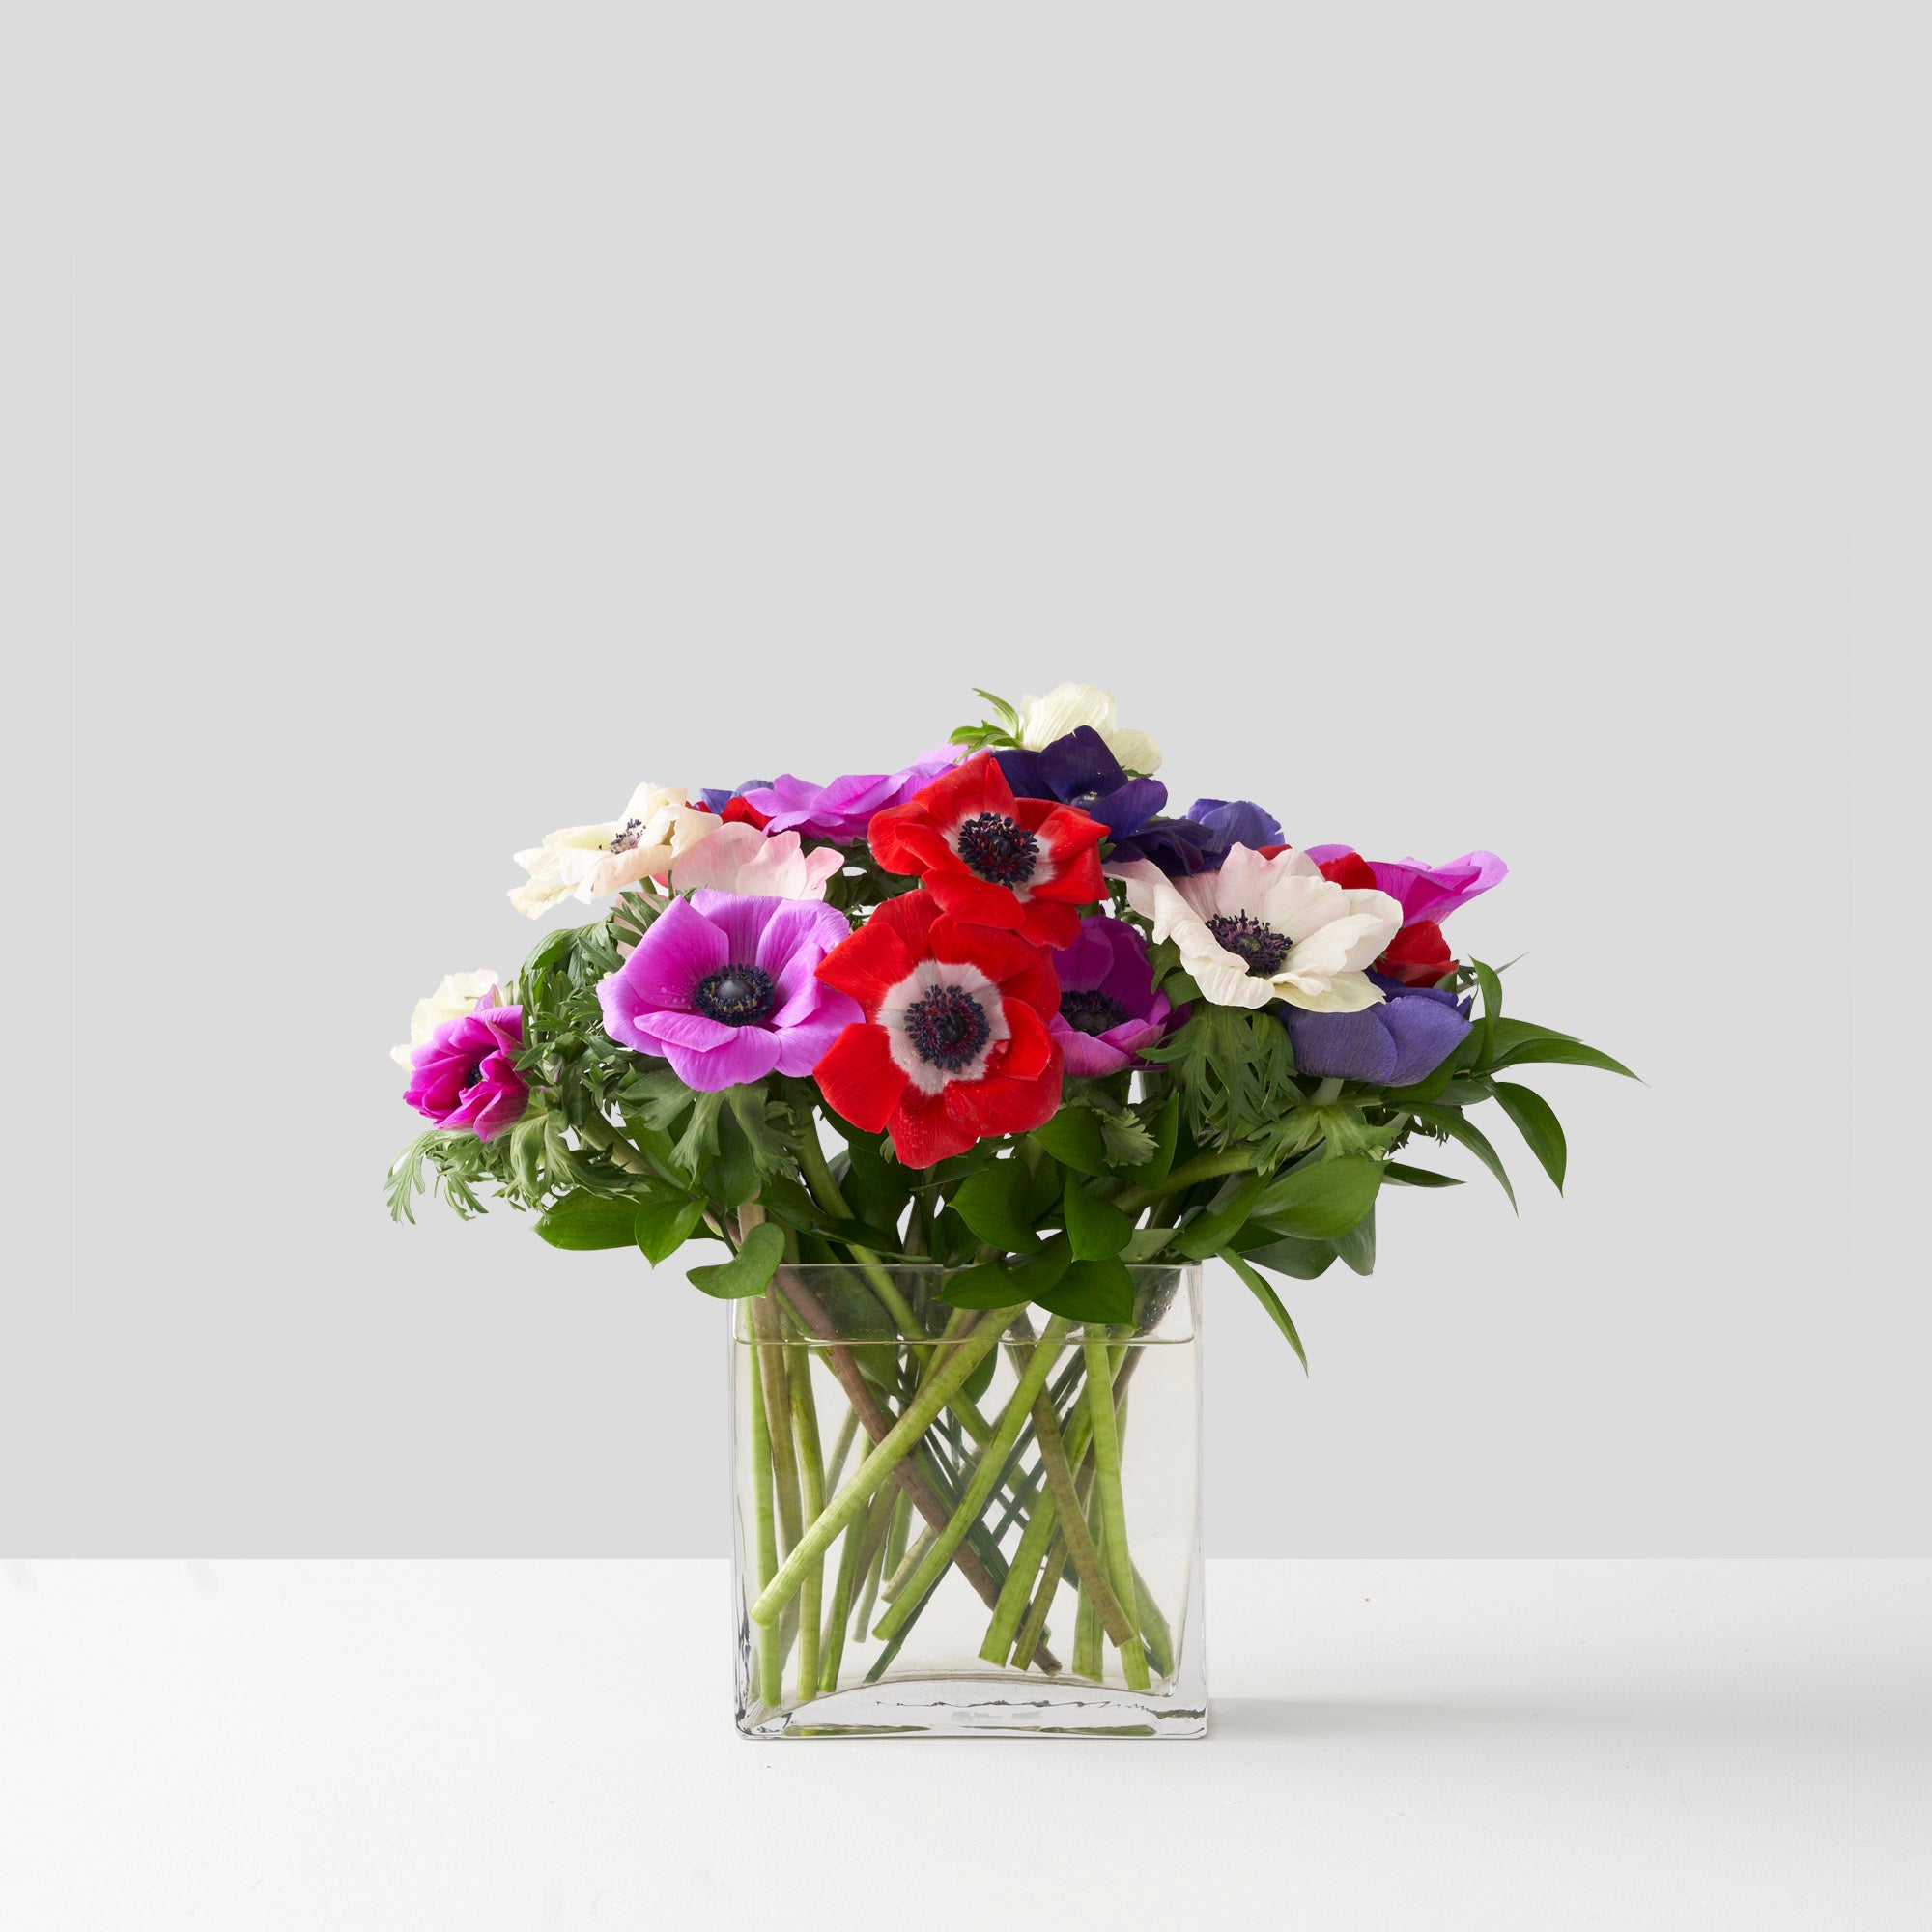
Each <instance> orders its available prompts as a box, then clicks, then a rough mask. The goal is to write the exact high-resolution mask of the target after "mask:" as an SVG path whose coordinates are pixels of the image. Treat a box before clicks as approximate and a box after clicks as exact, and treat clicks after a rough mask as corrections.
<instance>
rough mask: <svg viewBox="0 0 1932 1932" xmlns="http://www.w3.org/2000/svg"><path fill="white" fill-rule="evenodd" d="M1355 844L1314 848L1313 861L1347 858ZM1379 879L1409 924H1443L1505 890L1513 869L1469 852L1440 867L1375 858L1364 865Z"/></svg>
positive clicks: (1310, 853) (1310, 851)
mask: <svg viewBox="0 0 1932 1932" xmlns="http://www.w3.org/2000/svg"><path fill="white" fill-rule="evenodd" d="M1354 849H1355V848H1354V847H1353V846H1352V845H1311V846H1309V848H1308V856H1309V857H1310V858H1311V859H1313V860H1314V861H1315V863H1316V864H1317V865H1318V866H1324V865H1326V864H1327V863H1328V862H1329V861H1330V860H1331V859H1341V858H1345V857H1346V856H1347V855H1348V854H1349V853H1350V852H1352V851H1353V850H1354ZM1364 863H1365V864H1366V865H1367V866H1368V868H1369V870H1370V871H1372V872H1373V873H1374V874H1375V875H1376V887H1377V890H1378V891H1380V892H1384V893H1386V894H1388V895H1389V896H1390V897H1391V898H1392V899H1394V900H1395V902H1396V903H1397V904H1398V905H1399V906H1401V907H1402V923H1403V924H1404V925H1414V924H1415V923H1417V922H1418V921H1421V920H1425V919H1433V920H1434V921H1435V923H1437V924H1438V925H1439V924H1440V923H1442V922H1443V921H1444V920H1445V919H1447V918H1448V917H1449V915H1450V914H1451V913H1452V912H1455V911H1456V910H1457V909H1458V908H1459V907H1462V906H1465V905H1467V904H1468V903H1469V901H1470V900H1471V899H1473V898H1477V897H1480V896H1481V895H1483V894H1484V893H1486V892H1488V891H1489V890H1490V888H1491V887H1492V886H1496V885H1500V884H1501V883H1502V881H1503V880H1504V879H1505V878H1506V877H1507V876H1508V874H1509V867H1507V866H1506V865H1504V864H1503V862H1502V861H1501V860H1500V859H1499V858H1497V857H1496V855H1495V854H1494V853H1493V852H1464V853H1463V856H1462V857H1461V858H1460V859H1451V860H1449V861H1448V862H1447V863H1446V864H1444V865H1440V866H1430V865H1427V864H1425V863H1424V862H1423V861H1422V860H1420V859H1370V860H1367V861H1365V862H1364Z"/></svg>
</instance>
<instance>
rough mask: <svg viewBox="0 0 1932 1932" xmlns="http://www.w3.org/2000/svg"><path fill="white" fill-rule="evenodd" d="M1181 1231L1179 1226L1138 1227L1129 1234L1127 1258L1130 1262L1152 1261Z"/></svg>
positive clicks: (1125, 1252)
mask: <svg viewBox="0 0 1932 1932" xmlns="http://www.w3.org/2000/svg"><path fill="white" fill-rule="evenodd" d="M1179 1232H1180V1231H1179V1229H1178V1228H1136V1229H1135V1230H1134V1232H1133V1234H1132V1235H1131V1236H1128V1239H1127V1245H1126V1248H1125V1249H1124V1251H1123V1253H1124V1256H1125V1259H1126V1260H1127V1261H1128V1262H1129V1263H1133V1262H1145V1261H1151V1260H1152V1259H1153V1257H1154V1256H1155V1255H1157V1254H1159V1253H1160V1251H1161V1249H1163V1248H1164V1247H1166V1246H1167V1244H1168V1242H1170V1241H1171V1240H1173V1239H1174V1237H1175V1236H1176V1235H1178V1234H1179Z"/></svg>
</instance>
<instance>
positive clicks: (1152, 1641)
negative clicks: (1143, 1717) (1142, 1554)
mask: <svg viewBox="0 0 1932 1932" xmlns="http://www.w3.org/2000/svg"><path fill="white" fill-rule="evenodd" d="M1134 1603H1135V1605H1136V1606H1137V1607H1138V1608H1139V1610H1140V1613H1141V1636H1142V1639H1143V1641H1144V1642H1145V1643H1146V1644H1147V1656H1148V1662H1149V1663H1151V1665H1152V1666H1153V1671H1154V1675H1155V1676H1156V1677H1168V1676H1172V1675H1173V1672H1174V1629H1173V1626H1172V1625H1170V1624H1169V1622H1168V1621H1167V1619H1166V1617H1164V1616H1163V1615H1162V1614H1161V1609H1160V1605H1158V1604H1157V1603H1155V1602H1154V1596H1153V1592H1152V1591H1151V1590H1150V1589H1149V1588H1148V1584H1147V1578H1146V1577H1143V1576H1142V1575H1141V1566H1140V1565H1139V1564H1138V1563H1136V1564H1135V1565H1134Z"/></svg>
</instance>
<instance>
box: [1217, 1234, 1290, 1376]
mask: <svg viewBox="0 0 1932 1932" xmlns="http://www.w3.org/2000/svg"><path fill="white" fill-rule="evenodd" d="M1221 1259H1222V1260H1223V1261H1224V1262H1226V1263H1227V1264H1228V1265H1229V1266H1230V1267H1231V1268H1233V1269H1234V1270H1235V1272H1236V1274H1237V1275H1239V1276H1240V1278H1241V1279H1242V1280H1243V1281H1244V1282H1246V1283H1247V1285H1248V1290H1249V1292H1250V1293H1252V1294H1253V1295H1254V1297H1255V1299H1256V1300H1257V1301H1259V1302H1260V1303H1261V1305H1262V1306H1263V1307H1264V1308H1265V1309H1266V1310H1267V1312H1268V1320H1269V1321H1272V1322H1273V1323H1274V1325H1275V1326H1276V1327H1277V1328H1279V1329H1280V1330H1281V1332H1282V1333H1283V1334H1284V1335H1286V1336H1287V1337H1288V1346H1289V1347H1290V1348H1291V1349H1293V1350H1294V1352H1295V1356H1296V1358H1297V1359H1298V1360H1299V1361H1300V1363H1301V1373H1302V1374H1303V1375H1304V1376H1305V1375H1306V1374H1307V1373H1308V1351H1307V1350H1305V1349H1304V1348H1303V1347H1302V1346H1301V1337H1300V1336H1299V1335H1297V1334H1296V1333H1295V1332H1294V1323H1293V1321H1291V1320H1290V1318H1289V1313H1288V1310H1287V1309H1285V1308H1284V1307H1283V1306H1282V1305H1281V1296H1280V1295H1278V1294H1277V1293H1275V1292H1274V1290H1273V1289H1272V1288H1270V1287H1269V1286H1268V1284H1267V1283H1266V1282H1264V1280H1263V1279H1262V1278H1261V1276H1260V1275H1258V1274H1257V1273H1256V1272H1255V1271H1254V1269H1253V1268H1251V1267H1250V1266H1249V1265H1248V1264H1247V1263H1246V1262H1245V1261H1244V1260H1242V1258H1241V1257H1240V1256H1239V1255H1238V1254H1236V1252H1235V1250H1234V1249H1233V1248H1223V1249H1222V1250H1221Z"/></svg>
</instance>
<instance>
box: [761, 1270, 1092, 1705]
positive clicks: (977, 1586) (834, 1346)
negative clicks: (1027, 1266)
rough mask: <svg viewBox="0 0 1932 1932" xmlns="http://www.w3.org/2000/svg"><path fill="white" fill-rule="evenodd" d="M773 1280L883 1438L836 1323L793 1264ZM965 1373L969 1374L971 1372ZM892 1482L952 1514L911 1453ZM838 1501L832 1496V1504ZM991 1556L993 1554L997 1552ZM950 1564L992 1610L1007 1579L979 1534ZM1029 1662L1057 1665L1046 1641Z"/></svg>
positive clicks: (874, 1405) (867, 1425)
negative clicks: (984, 1547) (987, 1551)
mask: <svg viewBox="0 0 1932 1932" xmlns="http://www.w3.org/2000/svg"><path fill="white" fill-rule="evenodd" d="M774 1279H775V1280H776V1282H777V1284H778V1287H779V1290H780V1292H781V1293H782V1294H783V1295H784V1297H785V1299H786V1300H787V1301H788V1302H789V1303H790V1304H791V1307H792V1310H793V1312H794V1313H795V1314H796V1315H797V1317H798V1319H799V1321H800V1322H801V1323H802V1324H803V1325H804V1327H805V1329H806V1331H807V1332H808V1333H809V1334H811V1335H813V1336H816V1337H817V1339H818V1341H819V1342H820V1343H821V1344H822V1345H823V1346H824V1349H825V1353H826V1357H827V1359H828V1360H829V1361H830V1363H831V1366H832V1373H833V1374H834V1375H835V1376H837V1377H838V1386H839V1387H840V1388H841V1389H843V1390H844V1391H845V1400H846V1401H847V1402H849V1403H850V1404H851V1405H852V1406H853V1407H854V1408H855V1409H857V1410H858V1413H859V1426H860V1427H861V1428H862V1429H864V1430H865V1432H866V1434H867V1435H869V1436H870V1437H871V1438H872V1441H873V1442H874V1443H875V1444H876V1443H881V1442H883V1441H884V1440H885V1439H886V1437H887V1436H888V1435H891V1434H892V1431H893V1429H894V1427H895V1424H894V1422H893V1420H892V1418H891V1416H889V1415H888V1413H887V1411H886V1408H885V1406H884V1405H883V1404H882V1403H881V1402H880V1400H879V1398H878V1396H877V1395H876V1394H875V1393H874V1391H873V1389H872V1385H871V1384H870V1383H869V1382H868V1381H867V1379H866V1378H865V1377H864V1376H863V1375H862V1374H861V1373H860V1370H859V1363H858V1358H857V1357H856V1356H855V1355H854V1354H853V1352H852V1350H851V1348H850V1346H849V1345H848V1344H846V1343H845V1342H843V1341H841V1340H840V1339H839V1337H838V1325H837V1324H836V1323H835V1322H834V1321H833V1320H832V1318H831V1316H829V1315H828V1314H827V1313H826V1312H825V1309H824V1307H823V1305H822V1304H821V1303H820V1301H819V1299H818V1297H817V1296H816V1295H815V1294H813V1293H812V1292H811V1291H810V1289H809V1288H808V1287H807V1286H806V1285H805V1282H804V1281H803V1280H802V1279H801V1278H800V1275H799V1271H798V1270H797V1269H796V1268H788V1267H781V1268H780V1269H779V1270H778V1273H777V1275H776V1276H775V1277H774ZM988 1346H990V1344H989V1345H988ZM967 1373H968V1374H970V1373H971V1370H970V1369H969V1370H968V1371H967ZM893 1480H894V1481H895V1483H897V1484H898V1486H899V1487H900V1488H901V1489H902V1490H904V1491H905V1492H906V1494H907V1495H908V1496H909V1497H910V1498H911V1500H912V1505H913V1507H914V1508H915V1509H917V1510H918V1511H919V1513H920V1515H921V1516H923V1518H924V1519H925V1520H926V1521H927V1522H929V1523H934V1524H941V1523H944V1522H945V1521H946V1520H947V1519H948V1518H949V1517H950V1516H951V1514H952V1511H951V1510H950V1509H949V1508H948V1507H947V1506H946V1504H945V1503H943V1502H942V1501H941V1500H940V1497H939V1494H938V1492H936V1491H935V1490H934V1488H933V1486H932V1484H931V1482H930V1481H929V1480H928V1479H927V1477H926V1476H925V1474H924V1470H923V1465H922V1463H921V1461H920V1459H919V1458H917V1457H909V1458H907V1459H906V1460H905V1461H904V1462H902V1463H899V1465H898V1466H897V1467H896V1468H895V1469H894V1471H893ZM841 1493H842V1492H841ZM837 1500H838V1499H837V1498H836V1497H835V1498H834V1502H835V1505H836V1503H837ZM994 1554H995V1555H997V1551H995V1552H994ZM952 1562H953V1567H954V1568H955V1569H957V1570H958V1572H959V1573H960V1575H961V1576H963V1577H965V1578H966V1580H967V1582H969V1583H970V1584H972V1586H973V1588H974V1591H975V1592H976V1593H977V1594H978V1596H979V1599H980V1602H981V1603H982V1604H984V1605H986V1607H987V1608H988V1609H989V1610H990V1609H992V1608H993V1606H994V1605H996V1604H997V1603H998V1602H999V1600H1000V1586H1001V1584H1002V1583H1003V1582H1004V1581H1005V1580H1006V1573H1005V1571H1004V1569H1003V1568H1002V1567H1001V1566H1000V1565H999V1564H997V1563H996V1562H994V1561H992V1560H990V1559H989V1557H988V1555H987V1553H986V1551H985V1550H984V1549H983V1548H981V1547H980V1543H979V1540H978V1537H977V1536H969V1537H968V1538H967V1539H966V1541H965V1542H964V1543H962V1544H961V1545H960V1546H959V1548H957V1549H955V1550H954V1551H953V1552H952ZM1033 1661H1034V1662H1036V1663H1037V1664H1038V1665H1039V1667H1040V1669H1041V1670H1043V1671H1045V1672H1046V1673H1047V1674H1048V1675H1049V1676H1051V1675H1052V1674H1053V1673H1054V1672H1055V1671H1057V1670H1058V1669H1059V1668H1060V1667H1061V1665H1060V1660H1059V1659H1058V1658H1057V1657H1055V1656H1054V1655H1053V1653H1052V1652H1051V1651H1049V1650H1048V1649H1047V1648H1046V1646H1045V1645H1044V1644H1041V1645H1039V1646H1038V1647H1037V1650H1036V1652H1035V1654H1034V1660H1033Z"/></svg>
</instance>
